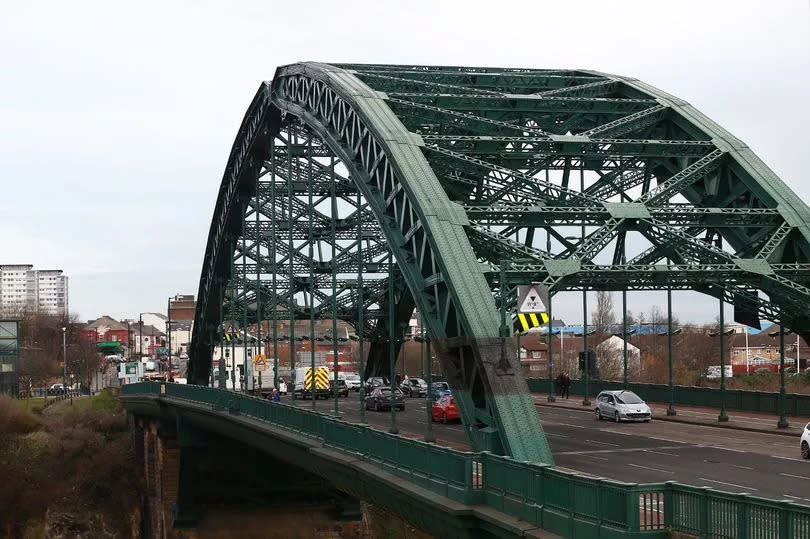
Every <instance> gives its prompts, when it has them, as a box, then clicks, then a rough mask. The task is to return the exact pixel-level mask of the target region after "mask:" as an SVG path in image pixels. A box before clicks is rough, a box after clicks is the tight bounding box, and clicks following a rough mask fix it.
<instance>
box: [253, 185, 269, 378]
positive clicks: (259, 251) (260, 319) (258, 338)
mask: <svg viewBox="0 0 810 539" xmlns="http://www.w3.org/2000/svg"><path fill="white" fill-rule="evenodd" d="M260 207H261V199H260V198H259V177H258V176H257V177H256V208H255V209H256V237H255V238H254V240H253V241H255V242H256V356H259V355H261V353H262V322H264V316H263V313H262V242H261V238H262V231H261V223H260V222H259V213H260V212H259V208H260ZM256 356H254V360H255V358H256ZM264 365H265V368H266V367H267V360H265V362H264ZM259 372H260V373H261V371H259ZM261 389H262V388H261V385H259V393H260V394H261Z"/></svg>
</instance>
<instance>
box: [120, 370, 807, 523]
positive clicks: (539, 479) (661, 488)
mask: <svg viewBox="0 0 810 539" xmlns="http://www.w3.org/2000/svg"><path fill="white" fill-rule="evenodd" d="M597 387H598V386H597ZM121 394H122V397H124V398H127V397H137V396H144V395H156V396H160V397H168V398H173V399H183V400H186V401H190V402H194V403H196V404H203V405H206V406H211V407H212V408H213V409H214V410H221V411H223V412H229V413H234V414H236V413H238V414H240V415H244V416H249V417H251V418H254V419H259V420H261V421H266V422H268V423H271V424H273V425H274V426H280V427H283V428H286V429H289V430H291V431H294V432H296V433H298V434H301V435H305V436H308V437H311V438H316V439H318V440H320V441H322V442H323V444H324V445H325V446H327V447H330V448H333V449H337V450H340V451H342V452H345V453H348V454H352V455H355V456H357V457H358V458H361V459H363V460H365V461H366V462H369V463H373V464H375V465H377V466H379V467H380V468H381V469H383V470H385V471H387V472H390V473H392V474H395V475H397V476H398V477H402V478H403V479H405V480H407V481H410V482H412V483H414V484H416V485H418V486H421V487H423V488H426V489H428V490H430V491H432V492H434V493H436V494H439V495H442V496H446V497H448V498H450V499H453V500H456V501H458V502H461V503H464V504H469V505H485V506H489V507H491V508H493V509H496V510H498V511H501V512H503V513H505V514H508V515H510V516H513V517H516V518H519V519H521V520H523V521H525V522H529V523H532V524H534V525H536V526H539V527H542V528H544V529H547V530H550V531H553V532H554V533H557V534H560V535H562V536H564V537H583V538H588V537H666V536H667V534H668V532H669V531H678V532H684V533H688V534H694V535H697V536H700V537H712V538H715V537H717V538H735V537H740V538H746V537H751V538H771V537H774V538H779V539H793V538H810V507H804V506H800V505H796V504H793V503H791V502H783V501H774V500H767V499H763V498H756V497H753V496H748V495H745V494H729V493H725V492H720V491H716V490H713V489H710V488H698V487H690V486H687V485H681V484H678V483H674V482H667V483H657V484H635V483H623V482H620V481H613V480H609V479H604V478H594V477H590V476H584V475H580V474H577V473H573V472H567V471H562V470H559V469H557V468H554V467H550V466H548V465H544V464H533V463H529V462H519V461H515V460H512V459H511V458H509V457H503V456H498V455H493V454H491V453H488V452H478V453H475V452H465V451H457V450H455V449H450V448H446V447H440V446H437V445H434V444H430V443H426V442H422V441H419V440H413V439H410V438H405V437H403V436H400V435H395V434H389V433H387V432H382V431H378V430H375V429H373V428H371V427H369V426H366V425H357V424H353V423H348V422H346V421H341V420H339V419H336V418H335V417H334V416H332V415H328V414H326V413H321V412H318V411H313V410H309V409H303V408H298V407H294V406H290V405H286V404H281V403H274V402H270V401H267V400H264V399H260V398H256V397H251V396H247V395H242V394H238V393H233V392H230V391H225V390H221V389H214V388H208V387H203V386H190V385H178V384H171V383H169V384H167V383H160V382H143V383H139V384H131V385H125V386H123V388H122V391H121Z"/></svg>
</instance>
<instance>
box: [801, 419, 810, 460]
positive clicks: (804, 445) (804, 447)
mask: <svg viewBox="0 0 810 539" xmlns="http://www.w3.org/2000/svg"><path fill="white" fill-rule="evenodd" d="M799 447H800V448H801V451H802V458H803V459H810V423H808V424H807V425H805V426H804V432H803V433H802V441H801V444H800V445H799Z"/></svg>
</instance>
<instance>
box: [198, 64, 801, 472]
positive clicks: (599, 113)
mask: <svg viewBox="0 0 810 539" xmlns="http://www.w3.org/2000/svg"><path fill="white" fill-rule="evenodd" d="M809 242H810V210H808V208H807V206H806V205H805V204H804V203H803V202H802V201H801V200H800V199H799V198H798V197H797V196H796V195H795V194H794V193H792V192H791V191H790V189H789V188H787V186H786V185H785V184H784V183H782V181H781V180H780V179H779V178H777V177H776V176H775V174H774V173H773V172H772V171H770V170H769V169H768V168H767V167H766V166H765V165H764V164H763V163H762V162H761V161H759V160H758V159H757V158H756V156H755V155H754V154H753V153H752V152H751V151H750V150H749V149H748V148H747V147H746V146H745V145H744V144H743V143H742V142H740V141H739V140H737V139H735V138H734V137H733V136H732V135H731V134H729V133H727V132H726V131H724V130H723V129H722V128H720V127H719V126H717V125H716V124H714V123H713V122H711V120H709V119H708V118H706V117H705V116H703V115H702V114H700V113H699V112H698V111H696V110H695V109H694V108H692V107H691V106H689V105H688V104H686V103H685V102H683V101H681V100H678V99H676V98H674V97H672V96H670V95H668V94H665V93H663V92H660V91H659V90H657V89H655V88H653V87H651V86H649V85H646V84H644V83H642V82H640V81H638V80H636V79H629V78H624V77H618V76H613V75H608V74H604V73H597V72H589V71H575V70H536V69H510V68H478V67H437V66H430V67H424V66H384V65H365V66H364V65H355V64H352V65H328V64H318V63H304V64H295V65H291V66H286V67H282V68H279V69H278V70H277V72H276V76H275V78H274V79H273V81H272V82H268V83H264V84H262V85H261V87H260V88H259V91H258V92H257V94H256V97H255V98H254V101H253V102H252V103H251V105H250V107H249V109H248V111H247V113H246V115H245V119H244V121H243V123H242V125H241V127H240V130H239V134H238V135H237V139H236V141H235V143H234V146H233V149H232V151H231V155H230V158H229V160H228V165H227V167H226V173H225V175H224V177H223V181H222V185H221V188H220V193H219V197H218V200H217V205H216V209H215V213H214V218H213V219H212V224H211V230H210V233H209V238H208V244H207V248H206V256H205V262H204V266H203V270H202V274H201V279H200V292H199V302H198V307H197V317H196V323H195V326H194V338H193V343H192V351H193V356H192V362H191V365H192V366H191V372H192V378H193V379H194V380H195V381H197V382H205V381H207V378H208V368H209V367H208V366H209V365H210V357H211V346H212V345H213V343H215V342H216V339H215V335H216V334H217V331H219V329H220V328H221V326H222V325H223V323H224V322H226V321H227V322H229V323H230V321H231V320H233V321H234V322H235V323H237V324H239V325H249V324H252V323H255V322H256V321H258V320H265V321H266V320H272V319H275V320H278V319H279V318H281V317H287V318H290V319H310V320H312V319H315V318H327V319H328V318H330V317H332V318H333V319H340V320H344V321H346V322H348V323H350V324H353V325H355V327H356V332H357V333H358V334H362V336H363V338H366V339H368V342H369V349H370V350H371V353H370V356H369V365H368V369H367V372H368V373H386V372H387V366H386V365H385V364H384V362H382V361H381V358H384V357H386V355H387V350H388V348H389V347H396V346H398V345H399V344H398V343H400V342H401V338H398V337H396V335H399V336H401V335H402V332H403V330H404V325H405V324H407V320H406V318H407V317H409V316H410V312H411V310H412V309H413V308H414V307H416V308H417V309H418V310H419V311H420V314H421V319H422V322H423V323H424V326H425V329H426V331H427V333H428V335H429V337H430V340H431V342H432V343H433V346H434V349H435V350H436V352H437V356H438V357H439V359H440V362H441V364H442V368H443V371H444V372H443V374H444V375H445V376H446V377H447V379H448V380H449V381H450V383H451V385H452V386H453V389H454V392H455V394H456V395H457V398H458V401H459V404H460V408H461V410H462V419H463V421H464V424H465V429H466V432H467V433H468V435H469V437H470V441H471V443H472V444H473V446H475V447H476V448H480V449H489V450H492V451H496V452H501V453H505V454H510V455H513V456H515V457H517V458H522V459H529V460H539V461H545V462H551V457H550V453H549V452H548V445H547V443H546V441H545V436H544V434H543V431H542V428H541V427H540V425H539V423H538V421H537V413H536V411H535V408H534V406H533V404H532V402H531V399H530V398H529V396H528V394H527V388H526V385H525V382H524V381H523V380H522V378H521V374H520V369H519V366H518V364H517V362H516V360H515V354H514V350H513V348H512V346H513V345H512V342H511V340H510V339H509V338H507V335H508V333H509V330H508V328H506V324H505V322H504V320H505V316H504V313H503V312H502V310H501V309H502V307H509V308H511V307H513V306H514V303H515V298H514V290H515V288H516V286H517V285H519V284H525V283H526V282H529V281H534V282H542V283H545V284H547V285H549V286H550V287H551V290H552V293H556V292H561V291H564V290H651V289H674V290H697V291H699V292H702V293H706V294H709V295H711V296H714V297H716V298H722V299H723V300H724V301H726V302H729V303H733V304H735V306H741V307H745V308H746V309H747V310H748V311H751V312H753V313H754V316H758V317H760V318H764V319H771V320H775V321H778V322H780V323H782V324H784V325H785V326H786V327H790V328H792V329H794V330H795V331H797V332H804V333H807V332H808V331H810V320H809V319H808V317H807V316H805V315H804V314H803V313H804V311H805V309H804V307H805V306H806V304H807V301H808V300H809V299H810V243H809ZM389 260H390V261H392V262H393V264H394V268H393V273H392V274H393V275H394V281H393V285H394V286H393V288H392V289H391V290H390V291H389V289H388V279H389V273H388V269H387V266H388V262H389ZM389 293H390V295H389ZM390 297H392V298H393V301H391V300H390V299H389V298H390ZM390 335H395V338H393V339H392V338H390Z"/></svg>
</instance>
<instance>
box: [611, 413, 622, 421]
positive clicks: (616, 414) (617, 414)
mask: <svg viewBox="0 0 810 539" xmlns="http://www.w3.org/2000/svg"><path fill="white" fill-rule="evenodd" d="M613 421H615V422H616V423H620V422H621V419H619V412H613Z"/></svg>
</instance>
